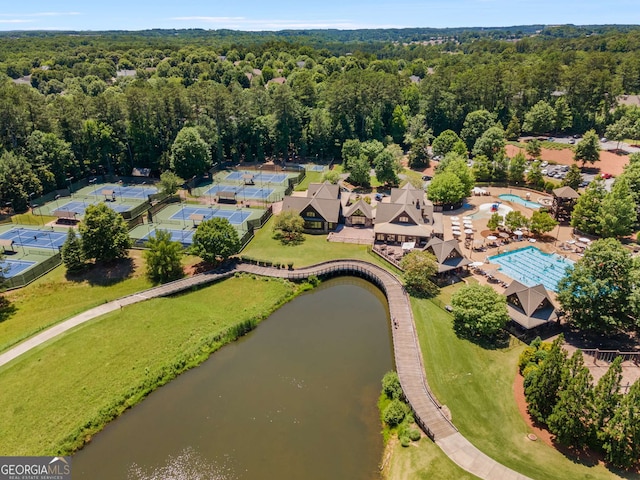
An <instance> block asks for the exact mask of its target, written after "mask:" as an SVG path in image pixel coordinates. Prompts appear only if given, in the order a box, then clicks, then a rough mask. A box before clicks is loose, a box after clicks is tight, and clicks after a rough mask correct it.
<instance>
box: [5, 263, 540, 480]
mask: <svg viewBox="0 0 640 480" xmlns="http://www.w3.org/2000/svg"><path fill="white" fill-rule="evenodd" d="M236 271H240V272H246V273H252V274H255V275H262V276H270V277H279V278H286V279H289V280H300V279H305V278H307V277H309V276H310V275H315V276H318V277H327V276H337V275H355V276H360V277H363V278H365V279H367V280H369V281H370V282H372V283H374V284H376V285H377V286H378V287H379V288H381V289H382V291H383V292H384V293H385V295H386V297H387V301H388V304H389V313H390V316H391V321H392V333H393V349H394V356H395V362H396V370H397V372H398V377H399V379H400V383H401V385H402V390H403V392H404V394H405V397H406V399H407V401H408V402H409V404H410V405H411V408H412V409H413V411H414V414H415V419H416V422H417V423H418V424H419V425H420V426H421V427H422V429H423V430H424V431H425V432H426V433H427V435H429V437H431V439H433V440H434V441H435V442H436V444H437V445H438V446H439V447H440V448H441V449H442V450H443V451H444V453H445V454H446V455H447V456H448V457H449V458H450V459H451V460H453V461H454V462H455V463H456V464H457V465H459V466H460V467H461V468H463V469H464V470H466V471H468V472H470V473H472V474H474V475H476V476H477V477H479V478H483V479H487V480H490V479H496V478H500V479H501V480H529V478H528V477H526V476H524V475H521V474H519V473H518V472H515V471H514V470H511V469H509V468H507V467H505V466H504V465H501V464H500V463H498V462H496V461H495V460H493V459H491V458H490V457H488V456H487V455H485V454H484V453H482V452H481V451H480V450H478V449H477V448H476V447H474V446H473V445H472V444H471V442H469V441H468V440H467V439H466V438H465V437H464V436H463V435H462V434H461V433H460V432H458V430H457V429H456V427H455V426H454V425H453V423H452V422H451V421H450V420H449V419H448V418H447V417H446V415H445V414H444V412H443V409H442V406H441V405H440V404H439V403H438V401H437V400H436V398H435V397H434V396H433V394H432V393H431V390H430V389H429V385H428V383H427V379H426V376H425V369H424V364H423V360H422V353H421V350H420V345H419V342H418V336H417V333H416V330H415V323H414V319H413V312H412V310H411V302H410V300H409V296H408V295H407V293H406V291H405V289H404V287H403V285H402V283H401V282H400V281H399V280H398V279H397V278H396V277H395V276H394V275H393V274H392V273H390V272H389V271H387V270H385V269H383V268H381V267H379V266H377V265H374V264H371V263H368V262H364V261H361V260H335V261H329V262H324V263H321V264H317V265H313V266H310V267H305V268H300V269H296V270H283V269H276V268H271V267H259V266H256V265H249V264H239V265H237V266H235V267H232V268H229V269H226V270H222V269H221V270H216V271H211V272H206V273H202V274H199V275H194V276H192V277H188V278H184V279H181V280H177V281H175V282H171V283H167V284H164V285H160V286H158V287H154V288H151V289H148V290H144V291H142V292H138V293H135V294H133V295H128V296H126V297H122V298H120V299H117V300H114V301H112V302H108V303H105V304H104V305H100V306H98V307H95V308H92V309H90V310H87V311H86V312H83V313H81V314H80V315H76V316H75V317H72V318H70V319H68V320H66V321H64V322H61V323H59V324H58V325H55V326H53V327H51V328H49V329H48V330H45V331H44V332H42V333H40V334H38V335H35V336H34V337H32V338H30V339H28V340H26V341H25V342H23V343H21V344H19V345H17V346H15V347H13V348H11V349H9V350H8V351H6V352H4V353H2V354H0V367H1V366H3V365H5V364H7V363H9V362H10V361H12V360H14V359H15V358H17V357H19V356H20V355H22V354H23V353H25V352H27V351H29V350H31V349H32V348H35V347H37V346H38V345H41V344H43V343H45V342H47V341H49V340H51V339H53V338H55V337H57V336H58V335H60V334H62V333H64V332H66V331H68V330H70V329H72V328H74V327H76V326H77V325H80V324H82V323H84V322H87V321H89V320H91V319H94V318H96V317H99V316H101V315H104V314H105V313H109V312H112V311H115V310H118V309H120V308H122V307H123V306H125V305H131V304H134V303H138V302H142V301H145V300H148V299H151V298H157V297H163V296H168V295H172V294H174V293H178V292H181V291H184V290H187V289H189V288H192V287H194V286H200V285H205V284H208V283H212V282H215V281H217V280H220V279H223V278H227V277H229V276H231V275H233V274H234V273H235V272H236Z"/></svg>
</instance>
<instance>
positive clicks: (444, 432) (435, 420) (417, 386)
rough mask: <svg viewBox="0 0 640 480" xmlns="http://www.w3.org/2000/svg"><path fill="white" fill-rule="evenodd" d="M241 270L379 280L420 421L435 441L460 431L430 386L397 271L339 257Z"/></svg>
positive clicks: (403, 378)
mask: <svg viewBox="0 0 640 480" xmlns="http://www.w3.org/2000/svg"><path fill="white" fill-rule="evenodd" d="M237 270H239V271H242V272H247V273H253V274H256V275H263V276H272V277H281V278H287V279H289V280H302V279H306V278H307V277H309V276H310V275H315V276H317V277H330V276H337V275H354V276H358V277H363V278H365V279H367V280H369V281H371V282H372V283H374V284H376V285H377V286H378V287H379V288H380V289H382V291H383V292H384V294H385V295H386V297H387V301H388V302H389V313H390V316H391V322H392V327H393V328H392V332H393V351H394V356H395V362H396V371H397V372H398V377H399V378H400V384H401V385H402V391H403V392H404V395H405V397H406V399H407V401H408V402H409V405H411V408H412V409H413V411H414V414H415V419H416V422H417V423H418V424H419V425H420V427H421V428H422V429H423V430H424V431H425V433H427V435H429V437H431V439H432V440H434V441H435V440H439V439H441V438H445V437H447V436H449V435H452V434H454V433H456V432H457V431H458V430H457V429H456V427H455V426H454V425H453V423H451V421H450V420H449V419H448V418H447V417H446V416H445V414H444V411H443V410H442V407H441V405H440V404H439V403H438V402H437V400H436V399H435V397H434V396H433V394H432V393H431V390H430V389H429V385H428V383H427V378H426V376H425V373H424V372H425V370H424V364H423V361H422V353H421V351H420V345H419V343H418V336H417V334H416V330H415V323H414V321H413V312H412V310H411V302H410V301H409V296H408V295H407V293H406V291H405V290H404V287H403V285H402V283H400V281H399V280H398V279H397V278H396V277H395V276H394V275H393V274H391V273H390V272H388V271H387V270H385V269H383V268H381V267H378V266H377V265H373V264H371V263H368V262H363V261H359V260H336V261H330V262H325V263H321V264H318V265H313V266H311V267H306V268H300V269H296V270H282V269H277V268H270V267H259V266H256V265H250V264H240V265H238V266H237Z"/></svg>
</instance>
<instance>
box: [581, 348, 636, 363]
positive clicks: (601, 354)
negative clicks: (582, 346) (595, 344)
mask: <svg viewBox="0 0 640 480" xmlns="http://www.w3.org/2000/svg"><path fill="white" fill-rule="evenodd" d="M582 353H583V354H584V355H589V356H591V357H593V362H594V363H596V362H597V361H598V360H602V361H603V362H607V363H611V362H613V361H614V360H615V359H616V358H617V357H622V361H623V362H627V361H629V362H633V363H634V364H635V365H640V352H621V351H620V350H600V349H599V348H591V349H586V350H583V351H582Z"/></svg>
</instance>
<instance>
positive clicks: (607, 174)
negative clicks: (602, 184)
mask: <svg viewBox="0 0 640 480" xmlns="http://www.w3.org/2000/svg"><path fill="white" fill-rule="evenodd" d="M600 177H601V178H604V179H605V180H606V179H608V178H612V177H613V175H611V174H610V173H601V174H600Z"/></svg>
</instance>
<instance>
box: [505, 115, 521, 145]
mask: <svg viewBox="0 0 640 480" xmlns="http://www.w3.org/2000/svg"><path fill="white" fill-rule="evenodd" d="M520 133H522V128H521V127H520V120H518V117H517V116H515V115H513V116H512V117H511V120H510V121H509V124H508V125H507V129H506V130H505V131H504V136H505V137H507V140H511V141H515V140H518V137H520Z"/></svg>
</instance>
